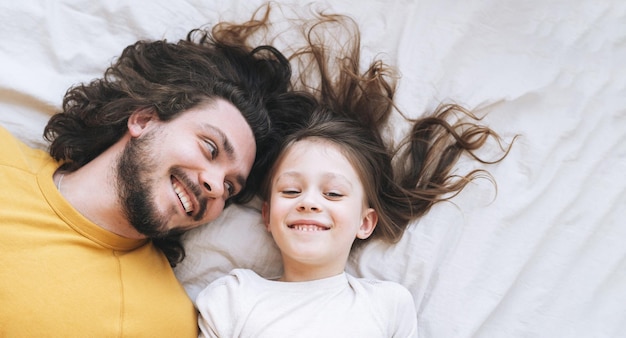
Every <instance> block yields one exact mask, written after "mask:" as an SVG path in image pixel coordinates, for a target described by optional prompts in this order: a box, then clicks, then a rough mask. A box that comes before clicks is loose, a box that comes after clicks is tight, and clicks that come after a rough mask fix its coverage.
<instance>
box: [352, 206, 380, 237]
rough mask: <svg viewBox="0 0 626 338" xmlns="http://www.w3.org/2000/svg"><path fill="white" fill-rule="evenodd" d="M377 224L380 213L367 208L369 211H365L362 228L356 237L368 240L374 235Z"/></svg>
mask: <svg viewBox="0 0 626 338" xmlns="http://www.w3.org/2000/svg"><path fill="white" fill-rule="evenodd" d="M377 223H378V213H377V212H376V210H374V209H372V208H367V210H365V214H364V215H363V222H362V223H361V227H360V228H359V231H358V232H357V233H356V237H357V238H359V239H366V238H368V237H369V236H370V235H371V234H372V232H374V229H375V228H376V224H377Z"/></svg>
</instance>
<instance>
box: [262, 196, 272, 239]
mask: <svg viewBox="0 0 626 338" xmlns="http://www.w3.org/2000/svg"><path fill="white" fill-rule="evenodd" d="M261 216H263V223H264V224H265V230H267V232H271V231H270V205H269V203H267V202H263V208H261Z"/></svg>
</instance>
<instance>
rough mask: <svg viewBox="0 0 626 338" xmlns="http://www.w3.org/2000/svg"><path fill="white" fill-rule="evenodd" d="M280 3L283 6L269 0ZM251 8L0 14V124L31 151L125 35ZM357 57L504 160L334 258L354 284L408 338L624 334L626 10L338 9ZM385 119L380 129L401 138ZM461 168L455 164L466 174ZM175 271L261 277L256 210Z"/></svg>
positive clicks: (403, 1) (368, 2)
mask: <svg viewBox="0 0 626 338" xmlns="http://www.w3.org/2000/svg"><path fill="white" fill-rule="evenodd" d="M287 2H293V1H287ZM259 4H261V1H259V0H254V1H249V0H245V1H244V0H233V1H217V0H186V1H176V2H174V1H166V0H151V1H132V2H131V1H128V2H124V1H112V2H108V1H106V2H105V1H103V2H101V3H94V2H90V1H68V0H63V1H56V2H52V1H43V0H40V1H24V2H8V1H4V2H2V3H0V124H2V125H3V126H5V127H6V128H8V129H9V130H11V131H12V132H14V133H15V134H16V135H17V136H18V137H20V138H21V139H23V140H24V141H26V142H27V143H29V144H31V145H34V146H37V147H42V148H43V147H45V143H44V142H43V140H42V138H41V133H42V130H43V127H44V125H45V123H46V120H47V119H48V118H49V117H50V115H51V114H53V113H54V111H55V110H57V109H58V107H59V106H60V102H61V98H62V96H63V94H64V92H65V90H66V89H67V88H68V87H69V86H71V85H73V84H76V83H78V82H84V81H89V80H91V79H93V78H96V77H99V76H101V74H102V72H103V71H104V69H105V67H106V66H107V65H108V64H109V63H110V62H111V61H112V60H113V58H114V57H115V56H117V55H119V53H120V52H121V50H122V49H123V47H125V46H126V45H128V44H131V43H133V42H134V41H136V40H138V39H158V38H162V37H166V38H168V39H170V40H177V39H179V38H181V37H183V36H184V35H185V33H186V32H187V31H188V30H190V29H192V28H195V27H198V26H201V25H204V24H211V23H215V22H217V21H218V20H220V19H229V20H243V19H246V18H248V17H249V15H250V13H251V12H252V11H253V10H254V9H255V8H256V7H257V6H258V5H259ZM316 6H317V7H320V8H328V9H329V10H330V11H333V12H338V13H343V14H348V15H351V16H353V17H354V18H355V19H356V20H357V22H358V23H359V24H360V27H361V30H362V44H363V48H364V53H363V58H364V59H365V60H370V59H371V58H372V57H374V56H375V55H379V54H381V53H382V56H383V57H384V58H385V60H387V61H389V62H390V63H392V64H396V65H397V66H398V67H399V69H400V71H401V73H402V79H401V80H400V83H399V85H400V87H399V91H398V96H397V102H398V104H399V106H400V107H401V108H402V109H404V110H405V112H408V113H410V114H412V115H413V116H418V115H419V114H422V113H424V112H426V111H429V110H432V109H433V108H434V107H435V106H437V105H438V104H439V103H440V102H448V101H454V102H458V103H461V104H463V105H465V106H467V107H471V108H476V109H478V111H479V112H480V113H481V114H482V113H488V115H487V116H486V118H485V120H484V121H485V123H487V124H488V125H490V126H491V127H492V128H494V129H496V130H497V131H498V132H500V133H501V134H502V135H503V136H504V137H505V138H508V139H510V138H512V137H513V136H514V135H516V134H519V135H521V137H520V138H519V139H518V141H517V142H516V143H515V145H514V147H513V150H512V151H511V153H510V155H509V156H508V157H507V159H506V160H505V161H503V162H502V163H500V164H497V165H493V166H488V167H487V169H488V170H489V171H490V172H491V173H492V174H493V175H494V177H495V179H496V180H497V183H498V192H497V196H496V195H495V193H494V189H493V187H492V186H491V185H490V184H489V183H487V182H477V184H473V185H472V186H471V187H470V188H469V189H467V190H466V191H464V192H463V193H462V194H461V195H460V196H458V197H457V198H455V199H454V205H453V204H442V205H438V206H437V207H435V208H434V209H433V210H431V212H429V213H428V214H427V215H426V216H425V217H423V218H422V219H420V220H418V221H416V222H414V224H412V226H411V227H410V228H409V230H408V231H407V233H406V235H405V236H404V237H403V239H402V241H401V242H400V243H399V244H397V245H395V246H388V245H384V244H383V243H377V242H372V243H371V244H370V245H368V246H366V247H365V248H364V249H362V250H360V251H358V252H356V253H355V254H354V255H352V257H351V260H350V262H349V268H348V270H349V271H350V272H352V273H354V274H356V275H358V276H369V277H377V278H383V279H389V280H395V281H398V282H400V283H403V284H404V285H406V286H407V287H408V288H409V289H410V290H411V292H412V293H413V295H414V297H415V303H416V308H417V310H418V316H419V322H420V333H421V335H422V336H423V337H620V336H621V337H625V336H626V245H625V244H624V242H625V239H626V222H625V221H624V218H626V179H624V173H625V172H626V67H625V66H624V60H626V3H625V2H622V1H619V0H614V1H609V0H604V1H603V0H600V1H578V2H576V3H572V2H567V1H559V0H547V1H542V0H530V1H512V0H504V1H497V0H478V1H466V2H460V1H451V0H444V1H439V0H397V1H382V0H358V1H357V0H355V1H345V0H344V1H330V0H329V1H328V2H327V3H326V2H319V3H318V5H316ZM405 128H406V124H404V123H403V122H402V121H401V120H400V119H393V120H392V122H391V126H390V130H392V131H393V133H395V134H394V136H396V137H400V136H401V134H402V133H403V131H405V130H406V129H405ZM473 166H474V165H473V164H472V163H470V162H463V163H461V164H460V165H459V170H466V169H468V168H473ZM187 245H188V258H187V260H186V261H185V262H184V263H183V264H182V265H181V266H180V267H179V268H178V269H177V270H176V272H177V274H178V276H179V277H180V279H181V281H182V282H183V283H184V285H185V287H186V288H187V290H188V292H189V294H190V296H191V297H194V296H195V295H196V294H197V292H199V290H200V289H201V288H202V287H204V285H205V284H206V283H208V282H210V281H211V280H213V279H214V278H216V277H218V276H219V275H221V274H224V273H226V272H228V270H230V268H232V267H251V268H254V269H255V270H257V271H259V272H260V273H261V274H264V275H273V274H277V273H278V272H279V269H280V266H279V256H278V254H277V252H276V249H275V246H274V245H273V244H272V241H271V238H270V237H269V236H268V235H267V234H266V233H265V232H264V231H263V229H262V226H261V225H260V218H259V214H258V210H256V209H254V208H246V207H237V206H235V207H231V208H229V209H228V210H227V211H226V212H225V213H224V214H223V216H222V217H221V218H220V219H219V220H217V221H215V222H214V223H212V224H209V225H208V226H206V227H204V228H202V229H198V230H197V231H194V232H193V233H192V234H191V236H189V237H188V239H187Z"/></svg>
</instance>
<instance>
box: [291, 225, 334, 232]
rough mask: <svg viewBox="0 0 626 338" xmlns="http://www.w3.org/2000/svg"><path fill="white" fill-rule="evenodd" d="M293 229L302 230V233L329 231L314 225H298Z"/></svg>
mask: <svg viewBox="0 0 626 338" xmlns="http://www.w3.org/2000/svg"><path fill="white" fill-rule="evenodd" d="M291 228H292V229H295V230H300V231H324V230H328V229H326V228H324V227H321V226H317V225H312V224H296V225H294V226H292V227H291Z"/></svg>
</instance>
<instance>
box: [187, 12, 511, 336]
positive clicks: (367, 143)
mask: <svg viewBox="0 0 626 338" xmlns="http://www.w3.org/2000/svg"><path fill="white" fill-rule="evenodd" d="M268 17H269V7H268V10H267V12H266V13H265V14H264V15H262V17H261V18H260V19H257V20H251V21H250V22H248V23H246V24H244V25H241V26H240V32H241V35H240V36H233V37H232V38H233V39H235V40H238V41H239V40H246V39H248V38H250V36H249V34H250V33H251V32H254V31H255V30H260V31H263V28H264V27H266V26H267V25H268V20H269V19H268ZM301 26H302V27H304V28H303V30H302V32H303V33H304V34H303V36H304V37H305V39H306V44H305V46H304V47H303V48H301V49H297V50H296V52H295V53H294V54H293V55H292V57H291V59H290V60H291V61H292V63H293V64H296V65H299V66H300V67H299V68H297V69H296V72H295V73H296V74H298V76H299V77H298V78H297V79H296V80H295V81H293V87H294V89H299V90H301V91H302V92H303V93H307V95H304V94H303V95H301V96H300V97H299V100H298V102H295V101H294V105H296V106H298V109H301V110H306V111H310V112H311V114H308V116H310V118H308V119H307V120H306V121H302V123H301V124H300V125H297V126H294V127H295V128H294V129H290V130H286V131H285V132H286V133H288V134H290V136H288V137H287V138H286V140H285V142H284V143H283V145H282V147H281V151H280V153H279V154H278V158H277V160H276V161H275V162H274V165H273V167H272V170H271V171H270V175H269V177H268V178H267V180H266V181H265V184H264V187H263V189H262V191H261V193H262V196H261V197H262V198H263V199H264V201H265V202H264V205H263V210H262V214H263V219H264V222H265V224H266V227H267V229H268V231H270V232H271V234H272V236H273V238H274V240H275V242H276V244H277V246H278V247H279V249H280V251H281V255H282V263H283V274H282V276H278V277H277V278H275V279H271V280H266V279H263V278H261V277H259V276H258V275H257V274H256V273H254V272H253V271H250V270H241V269H239V270H234V271H233V272H232V273H231V274H230V275H228V276H225V277H222V278H220V279H218V280H216V281H214V282H213V283H211V284H210V285H209V286H208V287H207V288H206V289H205V290H204V291H203V292H201V293H200V294H199V296H198V298H197V299H196V305H197V306H198V309H199V311H200V317H199V326H200V329H201V331H202V335H206V336H239V337H246V336H254V337H302V336H307V337H308V336H310V337H348V336H349V337H411V336H417V316H416V311H415V305H414V303H413V301H412V299H411V296H410V294H409V293H408V291H407V290H406V289H404V288H403V287H401V286H400V285H398V284H395V283H392V282H382V281H372V280H367V279H359V278H355V277H353V276H350V275H348V274H346V273H345V272H344V269H345V266H346V262H347V259H348V255H349V253H350V250H351V249H352V248H354V247H355V246H357V245H361V244H362V243H363V242H364V241H366V240H367V239H370V238H380V239H382V240H385V241H387V242H390V243H395V242H397V241H398V240H399V239H400V238H401V236H402V234H403V232H404V230H405V229H406V227H407V226H408V224H409V222H410V221H411V220H414V219H416V218H418V217H419V216H421V215H423V214H424V213H425V212H427V211H428V210H429V209H430V208H431V207H432V205H433V204H435V203H437V202H440V201H445V200H448V199H450V198H452V197H454V196H455V195H456V194H457V193H459V192H460V191H461V190H462V189H463V188H464V187H465V186H466V185H467V184H468V183H469V182H471V181H472V180H473V179H475V178H477V177H488V178H489V177H490V176H489V175H488V173H487V172H485V171H483V170H474V171H472V172H470V173H468V174H466V175H458V174H452V171H453V167H454V165H455V163H456V162H457V160H458V159H459V158H460V157H461V156H462V155H463V154H466V155H469V156H470V157H473V158H474V159H476V160H478V161H480V162H483V163H487V162H485V161H483V160H481V159H480V158H479V157H477V156H476V155H475V153H474V151H475V150H477V149H479V148H481V147H482V146H483V145H484V144H485V143H486V142H487V140H488V139H489V138H490V137H493V138H494V139H495V140H496V141H498V142H499V137H498V135H497V134H496V133H495V132H493V131H492V130H491V129H489V128H487V127H484V126H480V125H478V124H476V121H477V118H476V117H475V116H474V115H473V114H472V113H471V112H469V111H467V110H465V109H463V108H461V107H459V106H457V105H442V106H441V107H439V108H438V109H437V110H436V111H435V112H434V113H432V114H429V115H426V116H424V117H422V118H419V119H417V120H412V121H411V123H412V130H411V132H410V134H409V135H408V137H407V138H406V141H405V142H402V143H400V144H399V145H398V146H397V147H394V146H392V145H390V144H387V143H386V142H385V139H384V138H383V137H382V133H381V130H382V129H383V128H384V127H385V125H386V121H387V120H388V118H389V116H390V115H391V114H392V112H398V113H400V112H399V110H398V109H397V107H395V106H394V103H393V96H394V93H395V82H394V78H393V76H391V75H392V74H393V72H392V70H391V69H390V68H389V67H388V66H387V65H385V64H384V63H383V62H381V61H379V60H375V61H374V62H372V63H371V64H370V66H369V67H368V68H367V69H366V70H365V71H364V72H361V69H360V63H359V60H360V54H359V51H360V46H359V33H358V29H356V25H355V23H354V22H353V21H352V20H351V19H349V18H347V17H345V16H339V15H327V14H320V15H319V16H318V17H317V18H316V19H315V20H312V21H311V22H306V21H305V22H304V23H302V22H301ZM337 29H339V30H340V31H341V32H346V31H347V32H350V38H349V39H348V40H347V41H346V42H345V43H344V42H340V41H339V37H340V36H341V35H342V33H341V32H339V33H338V34H334V33H332V32H334V31H335V30H337ZM328 37H333V41H334V42H336V44H332V43H331V44H329V43H328V42H327V41H324V40H323V39H325V38H328ZM333 45H337V46H340V47H339V50H338V51H335V50H332V49H331V48H330V47H332V46H333ZM303 115H307V114H303ZM401 115H402V114H401ZM403 116H404V115H403ZM507 152H508V150H506V151H505V154H504V156H506V153H507ZM504 156H503V157H504ZM503 157H502V158H503ZM502 158H500V159H497V160H496V162H497V161H499V160H501V159H502Z"/></svg>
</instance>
